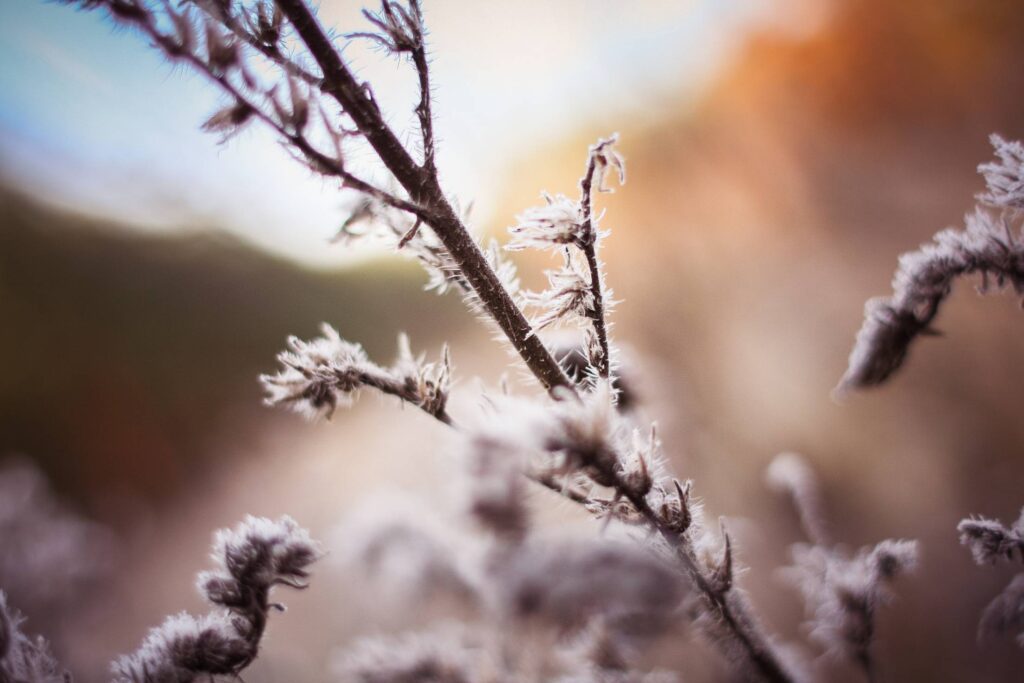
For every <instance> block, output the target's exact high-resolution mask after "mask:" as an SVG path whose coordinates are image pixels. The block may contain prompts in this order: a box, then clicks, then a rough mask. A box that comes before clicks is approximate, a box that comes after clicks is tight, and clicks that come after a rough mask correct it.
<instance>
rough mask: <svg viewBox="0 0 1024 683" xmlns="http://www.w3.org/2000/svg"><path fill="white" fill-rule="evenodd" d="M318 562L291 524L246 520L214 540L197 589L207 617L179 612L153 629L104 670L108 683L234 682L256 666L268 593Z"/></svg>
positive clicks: (299, 581)
mask: <svg viewBox="0 0 1024 683" xmlns="http://www.w3.org/2000/svg"><path fill="white" fill-rule="evenodd" d="M320 555H321V552H320V549H319V548H318V547H317V545H316V544H315V543H314V542H313V541H312V540H311V539H310V537H309V533H308V532H307V531H306V530H304V529H302V528H300V527H299V526H298V525H297V524H296V523H295V522H294V521H293V520H292V519H290V518H288V517H282V518H281V519H279V520H276V521H272V520H269V519H265V518H259V517H248V518H246V520H245V521H244V522H243V523H242V524H240V525H239V526H238V527H236V528H235V529H233V530H232V529H223V530H221V531H219V532H217V534H216V536H215V538H214V544H213V553H212V557H213V558H214V560H215V561H216V563H217V568H216V569H214V570H212V571H205V572H201V573H200V574H199V576H198V577H197V582H196V585H197V587H198V588H199V592H200V593H201V594H202V595H203V597H204V598H205V599H206V600H207V601H208V602H209V603H210V604H211V605H212V606H213V607H214V610H213V611H211V612H210V613H208V614H205V615H203V616H200V617H195V616H192V615H190V614H188V613H186V612H182V613H181V614H178V615H175V616H172V617H168V618H167V619H166V620H165V621H164V623H163V624H161V625H160V626H158V627H156V628H154V629H152V630H151V631H150V632H149V635H147V636H146V638H145V640H143V641H142V645H141V646H140V647H139V649H138V650H136V651H135V652H134V653H133V654H130V655H126V656H124V657H121V658H120V659H118V660H117V661H115V662H114V663H113V664H112V665H111V670H112V672H113V675H114V680H115V683H153V682H154V681H175V682H176V683H189V682H190V681H195V680H206V679H207V678H210V679H211V680H212V677H213V676H217V675H223V676H234V677H238V675H239V674H240V672H241V671H242V670H243V669H245V668H246V667H247V666H249V664H251V663H252V661H253V660H254V659H256V655H257V654H258V652H259V647H260V641H261V640H262V638H263V632H264V630H265V629H266V625H267V618H268V617H269V615H270V611H271V610H272V609H277V610H281V611H283V609H284V608H283V607H282V606H281V605H280V604H278V603H273V602H271V601H270V597H271V590H272V589H273V588H274V587H275V586H289V587H291V588H297V589H303V588H305V587H306V586H307V583H306V580H307V579H308V578H309V572H308V567H309V565H310V564H312V563H313V562H315V561H316V560H317V559H318V558H319V557H320Z"/></svg>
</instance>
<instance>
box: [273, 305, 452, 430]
mask: <svg viewBox="0 0 1024 683" xmlns="http://www.w3.org/2000/svg"><path fill="white" fill-rule="evenodd" d="M321 330H322V332H323V335H322V336H320V337H317V338H315V339H313V340H312V341H308V342H307V341H303V340H301V339H298V338H297V337H291V338H289V339H288V347H289V350H286V351H282V352H281V353H279V354H278V356H277V361H278V362H279V363H280V364H281V365H282V369H281V370H280V371H279V372H278V373H277V374H276V375H261V376H260V382H261V383H262V384H263V388H264V390H265V391H266V393H267V395H266V399H265V402H266V404H267V405H270V406H279V405H283V406H287V407H289V408H291V409H292V410H294V411H295V412H298V413H300V414H302V415H304V416H305V417H307V418H309V419H311V420H313V419H317V418H322V417H328V418H329V417H331V416H332V415H333V414H334V412H335V410H337V408H338V407H339V406H347V405H349V404H351V403H352V401H353V400H354V399H355V397H356V396H357V395H358V393H359V390H360V389H362V388H363V387H372V388H374V389H377V390H378V391H381V392H383V393H385V394H390V395H393V396H397V397H398V398H400V399H401V400H403V401H406V402H408V403H412V404H413V405H416V406H418V407H420V408H422V409H423V410H425V411H426V412H428V413H430V414H432V415H435V416H441V415H443V414H444V411H445V407H446V405H447V402H448V393H449V390H450V388H451V357H450V356H449V354H448V347H447V346H446V347H445V348H444V350H443V351H442V354H441V359H440V360H439V361H437V362H435V363H428V362H426V360H425V358H424V357H423V356H413V354H412V351H411V350H410V348H409V340H408V338H407V337H406V336H405V335H401V336H400V337H399V341H398V349H399V353H398V359H397V360H396V361H395V363H394V365H392V366H391V367H390V368H385V367H381V366H380V365H377V364H376V363H374V362H372V361H371V360H370V359H369V357H368V356H367V355H366V352H365V351H364V350H363V347H362V346H360V345H359V344H354V343H352V342H348V341H345V340H344V339H342V338H341V336H340V335H339V334H338V332H337V330H335V329H334V328H333V327H331V326H330V325H328V324H326V323H324V324H323V326H322V327H321Z"/></svg>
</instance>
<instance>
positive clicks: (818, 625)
mask: <svg viewBox="0 0 1024 683" xmlns="http://www.w3.org/2000/svg"><path fill="white" fill-rule="evenodd" d="M767 479H768V484H769V485H770V486H771V487H772V488H773V489H775V490H777V491H779V492H780V493H784V494H786V495H787V496H789V498H790V499H791V500H792V502H793V506H794V507H795V508H796V511H797V514H798V516H799V517H800V523H801V526H802V527H803V530H804V533H805V534H806V536H807V539H808V541H810V542H809V543H797V544H794V545H793V547H792V549H791V552H792V556H793V565H792V566H791V567H787V568H786V569H785V570H784V574H783V575H784V577H785V578H786V579H787V580H788V581H789V582H790V583H792V584H793V585H794V586H795V587H796V588H797V589H798V590H799V591H800V592H801V593H802V594H803V597H804V603H805V605H806V608H807V614H808V622H807V626H808V628H809V631H810V635H811V638H812V639H813V640H814V641H816V642H817V643H818V644H819V645H821V646H822V647H823V648H824V649H825V652H826V653H828V654H829V655H832V656H834V657H837V658H842V659H846V660H848V661H851V662H853V663H854V664H856V665H857V666H859V667H860V668H861V669H862V670H863V671H864V675H865V676H866V677H867V679H868V680H869V681H873V680H876V679H877V676H878V674H877V667H876V665H875V662H874V658H873V657H872V654H871V644H872V642H873V641H874V638H875V613H876V612H877V610H878V608H879V607H880V606H882V605H884V604H885V603H886V602H888V601H889V600H890V599H891V598H892V587H891V584H892V580H893V579H895V578H896V577H897V576H898V575H899V574H903V573H907V572H910V571H913V570H914V568H915V566H916V565H917V557H918V549H917V542H916V541H893V540H886V541H882V542H881V543H878V544H877V545H875V546H874V547H872V548H861V549H860V550H859V551H857V552H856V553H855V554H853V555H851V554H850V553H849V552H847V551H846V550H845V549H843V548H842V547H839V546H836V545H833V544H832V543H831V542H830V540H829V536H828V532H827V531H826V524H825V515H824V512H823V511H822V507H821V491H820V488H819V485H818V481H817V477H815V475H814V472H813V470H812V469H811V467H810V465H808V464H807V462H806V461H805V460H804V459H803V458H801V457H800V456H798V455H796V454H794V453H783V454H781V455H779V456H777V457H776V458H775V460H773V461H772V463H771V465H770V466H769V467H768V472H767Z"/></svg>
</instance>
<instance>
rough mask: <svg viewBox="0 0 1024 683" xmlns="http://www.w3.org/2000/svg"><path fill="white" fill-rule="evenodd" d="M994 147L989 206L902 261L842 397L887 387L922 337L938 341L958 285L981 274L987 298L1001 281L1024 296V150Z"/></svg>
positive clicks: (877, 305)
mask: <svg viewBox="0 0 1024 683" xmlns="http://www.w3.org/2000/svg"><path fill="white" fill-rule="evenodd" d="M992 143H993V145H994V146H995V148H996V153H997V155H998V156H999V159H1000V161H999V162H993V163H988V164H982V165H981V166H980V167H979V170H980V171H981V173H982V174H983V175H984V177H985V181H986V183H987V186H988V189H987V191H986V192H985V193H983V194H981V195H979V196H978V199H979V200H980V201H981V202H982V205H979V206H978V207H976V208H975V210H974V211H973V212H972V213H970V214H968V215H967V216H966V218H965V228H964V229H955V228H949V229H946V230H943V231H942V232H940V233H938V234H937V235H935V237H934V239H933V241H932V242H929V243H928V244H925V245H923V246H922V247H921V248H920V249H919V250H917V251H912V252H908V253H906V254H903V255H902V256H900V259H899V268H898V269H897V271H896V274H895V276H894V277H893V282H892V288H893V293H892V295H891V296H889V297H884V298H876V299H871V300H870V301H868V302H867V304H866V305H865V308H864V318H865V319H864V324H863V326H862V327H861V329H860V332H858V333H857V339H856V342H855V343H854V347H853V350H852V351H851V352H850V359H849V365H848V368H847V370H846V374H845V375H844V376H843V378H842V380H841V381H840V383H839V387H838V391H839V392H840V393H841V392H843V391H847V390H850V389H859V388H866V387H871V386H875V385H878V384H882V383H884V382H885V381H886V380H888V379H889V378H890V377H891V376H892V374H893V373H895V372H896V371H897V370H898V369H899V368H900V367H901V366H902V365H903V362H904V361H905V360H906V357H907V353H908V351H909V349H910V345H911V343H912V342H913V341H914V340H915V339H916V338H917V337H918V336H921V335H935V334H937V332H936V331H935V330H934V329H933V328H932V322H933V321H934V320H935V317H936V316H937V315H938V313H939V307H940V306H941V305H942V302H943V301H944V300H945V299H946V297H947V296H949V293H950V291H952V287H953V283H954V281H955V280H956V279H957V278H959V277H962V276H964V275H973V274H980V275H981V276H982V281H981V286H980V287H979V291H981V292H986V291H988V289H989V286H990V284H991V283H992V282H993V281H994V282H995V285H996V286H997V287H998V288H1003V287H1005V286H1007V285H1010V286H1012V287H1013V289H1014V291H1015V292H1016V293H1017V294H1018V295H1020V296H1022V297H1024V237H1022V235H1021V225H1020V220H1019V219H1020V213H1019V211H1020V209H1021V208H1024V199H1022V197H1024V191H1022V190H1021V187H1022V185H1024V181H1022V180H1021V178H1022V176H1024V171H1022V168H1024V166H1022V163H1021V159H1022V154H1021V152H1022V148H1021V145H1020V143H1016V142H1013V143H1011V142H1007V141H1005V140H1003V139H1002V138H1000V137H999V136H993V137H992ZM985 205H987V206H985ZM988 207H994V208H995V209H1000V211H995V212H994V211H993V210H992V208H988Z"/></svg>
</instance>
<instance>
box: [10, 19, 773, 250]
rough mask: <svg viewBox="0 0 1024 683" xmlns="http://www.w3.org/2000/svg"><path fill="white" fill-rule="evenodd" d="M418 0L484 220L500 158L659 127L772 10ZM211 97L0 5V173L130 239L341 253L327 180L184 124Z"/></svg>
mask: <svg viewBox="0 0 1024 683" xmlns="http://www.w3.org/2000/svg"><path fill="white" fill-rule="evenodd" d="M423 4H424V11H425V15H426V21H427V24H428V27H429V29H430V36H429V44H430V50H431V54H432V60H433V61H432V80H433V84H434V89H435V100H434V108H435V114H436V117H437V124H436V125H437V136H438V139H439V145H440V149H439V153H438V154H439V158H438V164H439V166H440V169H441V172H442V177H443V181H444V183H445V185H446V187H448V188H449V191H450V192H451V193H453V194H454V195H456V196H458V197H459V198H460V200H461V201H462V203H463V204H466V203H467V202H469V201H472V202H473V204H474V213H475V216H476V217H477V218H478V219H479V220H488V219H489V218H491V216H490V215H489V214H490V213H491V212H493V210H494V206H495V205H496V204H497V203H498V199H499V192H500V187H501V178H502V174H503V173H505V172H506V169H507V168H508V167H509V165H510V162H512V161H514V160H516V159H520V158H523V157H527V156H530V155H531V154H532V153H535V152H536V151H537V150H541V149H543V148H544V146H545V145H546V144H550V143H551V142H552V141H554V140H557V139H558V138H559V136H561V135H564V134H565V133H567V132H571V131H573V130H574V129H576V128H578V127H579V126H581V125H586V126H587V127H588V128H591V127H596V128H599V129H601V130H603V129H605V128H607V129H608V131H609V132H611V131H612V130H614V129H615V128H616V122H621V121H622V120H624V119H625V118H627V117H629V118H630V120H631V121H634V122H635V121H636V120H637V119H638V118H640V119H643V118H649V119H657V117H658V116H659V114H661V113H664V108H666V107H677V106H678V103H679V98H680V97H685V96H686V95H687V94H688V93H690V94H692V93H696V92H698V91H699V89H700V86H701V85H702V84H703V83H706V82H707V80H708V79H709V78H711V77H712V76H713V74H714V73H715V72H716V70H717V69H718V68H720V67H721V65H722V64H723V63H724V62H725V60H727V59H728V58H729V56H730V55H731V54H733V53H734V51H735V50H736V49H737V47H738V46H739V45H740V44H741V41H742V38H743V36H744V34H745V33H746V30H747V29H749V28H750V27H752V26H757V25H763V24H764V23H766V22H767V21H769V18H770V16H771V15H772V9H773V7H774V9H778V5H779V2H778V0H775V1H774V2H773V0H640V1H636V2H623V1H622V0H517V1H515V2H512V1H511V0H476V1H470V0H424V3H423ZM359 9H360V3H354V2H344V1H343V0H324V1H323V2H322V3H321V4H320V6H319V13H320V17H321V20H322V21H323V23H324V24H325V25H327V26H333V27H335V28H336V29H337V30H338V31H339V32H340V33H345V32H349V31H358V30H365V29H366V27H367V24H366V23H365V21H364V20H363V19H362V18H361V17H360V16H359ZM344 54H345V57H346V59H348V60H349V61H350V62H351V64H352V66H354V67H355V68H356V70H357V71H358V72H359V74H360V75H361V76H362V77H363V78H366V79H367V80H369V81H370V82H372V83H373V84H374V90H375V93H376V94H377V95H378V98H379V99H380V100H381V101H382V104H383V106H384V108H385V110H386V111H388V112H389V115H390V120H391V122H392V124H393V125H394V126H396V127H397V128H398V129H400V130H402V131H404V132H403V135H404V136H406V139H412V132H411V131H412V130H413V128H412V124H413V123H414V118H413V115H412V106H413V104H414V100H413V96H414V93H415V90H414V81H413V80H412V73H411V69H410V67H409V66H408V65H407V64H403V63H399V62H397V61H395V60H393V59H389V58H387V57H385V56H383V55H380V54H378V53H376V52H373V51H371V50H368V49H364V48H363V46H361V45H351V46H347V47H346V48H345V51H344ZM219 101H220V100H219V97H218V94H217V93H216V92H215V91H214V90H212V88H210V87H209V86H208V84H207V83H205V82H203V81H202V80H201V79H200V78H199V77H198V76H195V75H193V74H191V73H189V72H187V71H186V70H185V69H184V68H183V67H174V66H171V65H170V64H168V63H167V62H166V61H165V60H164V59H163V58H162V57H161V56H160V55H159V54H158V52H157V51H156V50H154V49H152V48H151V47H150V46H149V45H148V44H147V43H146V41H145V40H144V39H143V38H142V37H141V36H140V35H138V34H136V33H133V32H129V31H124V30H115V29H114V27H113V26H112V24H111V23H110V22H109V21H108V20H107V19H106V18H105V17H104V16H103V15H102V14H101V13H98V12H84V11H76V10H75V9H72V8H70V7H67V6H64V5H59V4H54V3H51V2H43V0H2V2H0V178H2V179H3V180H5V181H7V182H12V183H14V184H16V185H17V186H19V187H21V188H23V189H26V190H28V191H30V192H32V193H33V194H35V195H38V196H41V197H43V198H44V199H46V200H47V201H49V202H52V203H54V204H57V205H58V206H61V207H67V208H73V209H75V210H80V211H85V212H87V213H92V214H96V215H100V216H110V217H112V218H114V219H116V220H118V221H121V222H126V223H131V224H133V225H138V226H141V227H142V228H144V229H151V230H173V229H180V228H181V227H182V226H192V227H194V226H197V225H201V226H206V225H215V226H219V227H222V228H224V229H226V230H228V231H230V232H232V233H235V234H237V235H240V236H242V237H244V238H245V239H247V240H249V241H251V242H254V243H256V244H257V245H259V246H261V247H264V248H267V249H269V250H271V251H273V252H275V253H278V254H280V255H283V256H286V257H289V258H293V259H296V260H299V261H301V262H304V263H307V264H315V265H332V264H337V263H344V262H346V261H347V260H349V259H351V258H353V253H352V252H351V250H350V248H345V247H340V246H331V245H329V244H327V240H328V238H329V237H330V236H332V235H333V234H334V232H335V231H336V230H337V227H338V225H339V224H340V222H341V221H342V220H343V219H344V216H345V211H346V205H347V202H348V201H349V200H347V199H346V198H345V197H344V196H343V195H341V194H340V193H339V192H338V190H337V187H336V185H334V184H332V183H329V182H326V181H323V180H320V179H318V178H315V177H313V176H312V175H311V174H310V172H309V171H308V170H306V169H304V168H303V167H302V166H301V165H299V164H297V163H295V161H294V160H293V159H291V158H290V157H289V156H288V154H287V153H286V152H285V151H284V150H283V149H281V147H280V146H279V145H278V144H277V142H276V141H275V140H274V138H273V136H272V135H271V134H270V133H269V132H268V131H265V130H259V129H257V128H256V127H250V128H249V129H247V130H246V131H245V132H243V133H242V134H241V135H239V136H236V137H235V138H233V139H232V140H231V141H229V142H228V143H227V144H223V145H222V144H218V140H217V138H216V136H213V135H209V134H206V133H203V132H201V131H199V124H200V123H201V122H202V121H203V120H205V118H206V117H207V116H208V115H209V114H210V113H211V112H212V111H214V110H216V109H217V108H218V102H219ZM627 153H628V149H627ZM539 190H540V188H538V191H539ZM509 220H510V218H509ZM0 229H2V228H0Z"/></svg>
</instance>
